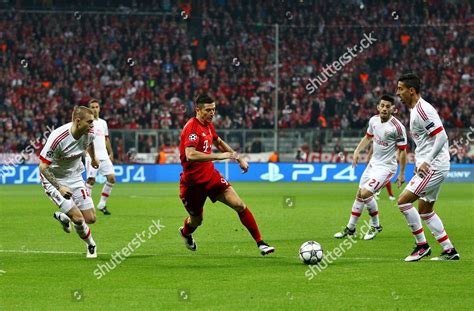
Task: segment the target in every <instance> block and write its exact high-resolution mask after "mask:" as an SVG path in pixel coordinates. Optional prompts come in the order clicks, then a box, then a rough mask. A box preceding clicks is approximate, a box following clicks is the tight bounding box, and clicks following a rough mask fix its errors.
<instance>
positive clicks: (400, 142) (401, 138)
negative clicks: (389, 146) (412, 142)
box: [396, 122, 408, 150]
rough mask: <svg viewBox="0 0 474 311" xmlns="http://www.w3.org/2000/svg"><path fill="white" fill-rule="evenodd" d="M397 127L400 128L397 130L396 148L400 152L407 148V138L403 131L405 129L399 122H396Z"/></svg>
mask: <svg viewBox="0 0 474 311" xmlns="http://www.w3.org/2000/svg"><path fill="white" fill-rule="evenodd" d="M397 123H398V125H399V126H400V129H401V131H400V130H399V129H397V132H396V133H397V134H396V135H397V139H396V141H397V147H398V149H401V150H404V149H406V148H407V145H408V138H407V131H406V129H405V127H404V126H403V125H402V124H401V123H400V122H397Z"/></svg>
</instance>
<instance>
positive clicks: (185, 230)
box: [183, 217, 196, 235]
mask: <svg viewBox="0 0 474 311" xmlns="http://www.w3.org/2000/svg"><path fill="white" fill-rule="evenodd" d="M188 218H189V217H186V218H185V219H184V227H183V234H184V235H190V234H192V233H193V232H194V231H195V230H196V228H193V227H191V226H190V225H188Z"/></svg>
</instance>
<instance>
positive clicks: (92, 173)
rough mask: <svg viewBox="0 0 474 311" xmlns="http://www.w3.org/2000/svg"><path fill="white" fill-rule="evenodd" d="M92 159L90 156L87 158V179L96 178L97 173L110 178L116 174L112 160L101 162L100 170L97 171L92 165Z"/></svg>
mask: <svg viewBox="0 0 474 311" xmlns="http://www.w3.org/2000/svg"><path fill="white" fill-rule="evenodd" d="M91 162H92V160H91V158H90V157H89V156H87V157H86V172H87V178H95V177H96V176H97V173H100V174H101V175H102V176H108V175H112V174H115V172H114V165H113V164H112V161H110V159H105V160H99V168H98V169H95V168H93V167H92V165H91Z"/></svg>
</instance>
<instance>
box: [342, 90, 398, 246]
mask: <svg viewBox="0 0 474 311" xmlns="http://www.w3.org/2000/svg"><path fill="white" fill-rule="evenodd" d="M393 108H394V98H393V97H392V96H390V95H384V96H382V97H381V99H380V102H379V104H378V105H377V110H378V111H379V113H380V114H379V115H376V116H373V117H372V118H370V120H369V127H368V129H367V134H366V135H365V136H364V138H362V140H361V141H360V143H359V145H358V146H357V148H356V149H355V150H354V159H353V161H352V166H354V167H355V166H356V165H357V161H358V160H359V154H360V152H361V151H362V150H364V149H365V148H366V147H367V145H369V144H370V142H371V141H372V140H373V150H374V151H373V155H372V157H371V159H370V162H369V164H368V165H367V168H366V169H365V171H364V173H363V174H362V177H361V179H360V182H359V190H357V193H356V199H355V201H354V203H353V205H352V213H351V217H350V218H349V222H348V224H347V226H346V227H345V228H344V229H343V230H342V231H341V232H337V233H336V234H334V237H335V238H337V239H341V238H344V237H346V236H347V235H354V234H355V231H356V225H357V221H358V220H359V217H360V216H361V214H362V211H363V210H364V206H367V210H368V212H369V215H370V217H371V227H370V229H369V230H368V231H367V233H366V234H365V236H364V240H371V239H373V238H374V237H375V236H376V235H377V234H378V233H379V232H381V231H382V226H381V225H380V221H379V211H378V206H377V201H376V200H375V199H374V193H376V192H377V191H379V190H380V189H382V188H383V187H384V186H385V184H387V182H389V181H390V178H391V177H392V176H393V174H395V172H396V171H397V158H398V159H399V160H400V173H399V174H398V178H397V184H398V185H399V187H400V186H401V185H402V184H403V183H404V182H405V166H406V158H407V157H406V147H407V135H406V131H405V127H404V126H403V125H402V123H401V122H400V121H398V120H397V118H395V117H394V116H392V112H393ZM397 150H398V156H397V155H396V152H397Z"/></svg>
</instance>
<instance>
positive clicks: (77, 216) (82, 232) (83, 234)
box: [67, 206, 97, 258]
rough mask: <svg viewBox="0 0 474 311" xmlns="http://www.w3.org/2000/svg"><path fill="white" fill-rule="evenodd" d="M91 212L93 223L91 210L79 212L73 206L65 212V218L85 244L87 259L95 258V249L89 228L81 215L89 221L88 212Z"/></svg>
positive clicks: (90, 217) (90, 216)
mask: <svg viewBox="0 0 474 311" xmlns="http://www.w3.org/2000/svg"><path fill="white" fill-rule="evenodd" d="M91 210H92V211H93V214H94V216H93V219H94V221H95V211H94V209H93V208H91V209H87V210H84V211H82V212H81V211H80V210H79V208H77V207H76V206H74V207H72V208H71V209H70V210H69V211H68V212H67V216H68V217H69V218H70V219H71V221H72V222H73V223H74V229H75V230H76V232H77V234H78V235H79V237H80V238H81V239H82V240H84V241H85V242H86V243H87V258H96V257H97V247H96V244H95V241H94V239H93V238H92V234H91V230H90V228H89V226H87V223H86V220H85V219H84V218H85V217H84V215H83V214H85V215H87V216H86V217H88V219H89V220H92V212H89V211H91Z"/></svg>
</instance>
